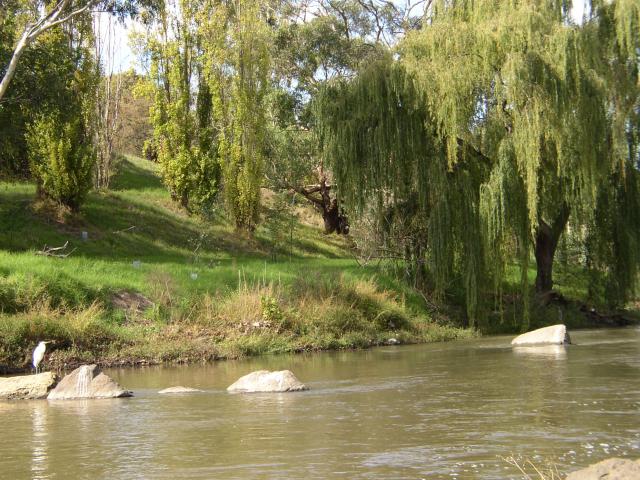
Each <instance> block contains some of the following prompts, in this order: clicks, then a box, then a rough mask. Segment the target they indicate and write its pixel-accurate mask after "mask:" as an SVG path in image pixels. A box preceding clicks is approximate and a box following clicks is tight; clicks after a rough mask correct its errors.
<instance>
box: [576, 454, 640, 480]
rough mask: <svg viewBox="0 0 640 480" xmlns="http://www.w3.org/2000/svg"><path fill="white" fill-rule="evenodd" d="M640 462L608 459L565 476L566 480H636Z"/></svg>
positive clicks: (639, 476)
mask: <svg viewBox="0 0 640 480" xmlns="http://www.w3.org/2000/svg"><path fill="white" fill-rule="evenodd" d="M639 478H640V460H636V461H635V462H634V461H633V460H629V459H628V458H609V459H608V460H603V461H602V462H599V463H596V464H594V465H590V466H588V467H587V468H583V469H582V470H578V471H577V472H573V473H570V474H569V475H567V478H566V480H601V479H606V480H638V479H639Z"/></svg>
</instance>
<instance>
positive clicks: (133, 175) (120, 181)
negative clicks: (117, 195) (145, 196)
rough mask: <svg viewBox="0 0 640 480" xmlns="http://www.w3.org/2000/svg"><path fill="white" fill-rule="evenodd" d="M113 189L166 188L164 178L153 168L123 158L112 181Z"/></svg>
mask: <svg viewBox="0 0 640 480" xmlns="http://www.w3.org/2000/svg"><path fill="white" fill-rule="evenodd" d="M111 188H112V189H113V190H148V189H164V186H163V185H162V180H161V179H160V177H159V176H158V175H157V174H156V173H155V172H153V171H152V170H149V169H145V168H141V167H139V166H137V165H135V164H133V163H132V162H131V161H130V160H128V159H126V158H123V159H122V160H121V162H120V164H119V165H118V171H117V173H116V174H115V175H114V177H113V180H112V181H111Z"/></svg>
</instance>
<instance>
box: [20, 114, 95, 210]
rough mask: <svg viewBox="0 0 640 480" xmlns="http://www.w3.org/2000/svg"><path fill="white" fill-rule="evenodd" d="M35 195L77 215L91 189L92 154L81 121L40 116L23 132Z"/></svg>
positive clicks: (93, 155) (92, 150)
mask: <svg viewBox="0 0 640 480" xmlns="http://www.w3.org/2000/svg"><path fill="white" fill-rule="evenodd" d="M27 147H28V150H29V163H30V166H31V172H32V174H33V176H34V177H35V179H36V182H37V183H38V189H39V194H41V195H43V196H45V197H48V198H51V199H52V200H54V201H56V202H58V203H59V204H61V205H65V206H67V207H69V208H70V209H71V210H72V211H73V212H77V211H78V210H79V209H80V206H81V205H82V203H83V202H84V200H85V199H86V197H87V193H89V190H90V189H91V184H92V178H91V176H92V170H93V166H94V164H95V161H96V153H95V150H94V148H93V146H92V145H91V141H90V139H89V138H88V135H87V133H86V131H85V128H84V126H83V124H82V122H81V121H79V120H74V121H70V122H66V123H65V122H60V121H59V120H57V119H56V118H55V117H52V116H51V117H42V118H40V119H39V120H37V121H36V122H35V123H34V124H32V125H31V127H30V128H29V130H28V132H27Z"/></svg>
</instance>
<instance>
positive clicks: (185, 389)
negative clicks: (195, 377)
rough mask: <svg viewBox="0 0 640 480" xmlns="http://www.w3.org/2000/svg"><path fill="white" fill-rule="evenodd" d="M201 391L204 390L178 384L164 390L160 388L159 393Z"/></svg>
mask: <svg viewBox="0 0 640 480" xmlns="http://www.w3.org/2000/svg"><path fill="white" fill-rule="evenodd" d="M201 391H202V390H198V389H197V388H191V387H182V386H177V387H169V388H165V389H164V390H160V391H159V392H158V393H195V392H201Z"/></svg>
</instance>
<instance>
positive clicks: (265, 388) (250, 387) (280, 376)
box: [227, 370, 309, 393]
mask: <svg viewBox="0 0 640 480" xmlns="http://www.w3.org/2000/svg"><path fill="white" fill-rule="evenodd" d="M301 390H309V388H308V387H307V386H306V385H305V384H303V383H302V382H300V380H298V379H297V378H296V377H295V375H294V374H293V373H291V371H290V370H281V371H279V372H270V371H268V370H258V371H257V372H252V373H250V374H248V375H245V376H244V377H242V378H240V379H238V381H236V382H235V383H234V384H233V385H231V386H230V387H229V388H227V391H228V392H240V393H257V392H299V391H301Z"/></svg>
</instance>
